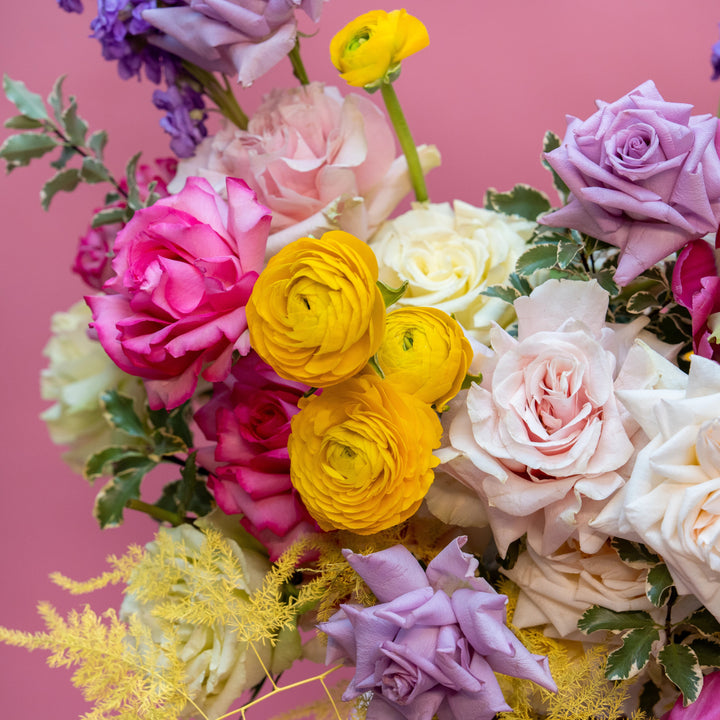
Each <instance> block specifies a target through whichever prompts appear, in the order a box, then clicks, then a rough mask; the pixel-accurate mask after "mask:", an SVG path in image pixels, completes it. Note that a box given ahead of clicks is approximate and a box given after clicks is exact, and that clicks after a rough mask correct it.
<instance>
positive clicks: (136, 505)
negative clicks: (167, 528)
mask: <svg viewBox="0 0 720 720" xmlns="http://www.w3.org/2000/svg"><path fill="white" fill-rule="evenodd" d="M125 507H127V508H129V509H130V510H138V511H139V512H144V513H145V514H146V515H149V516H150V517H152V518H155V519H156V520H160V521H162V522H169V523H170V524H171V525H173V526H175V527H177V526H178V525H182V523H183V520H182V518H181V517H180V516H179V515H178V514H177V513H174V512H170V511H169V510H163V509H162V508H159V507H157V506H155V505H150V504H149V503H146V502H143V501H142V500H137V499H135V498H130V499H129V500H128V501H127V502H126V503H125Z"/></svg>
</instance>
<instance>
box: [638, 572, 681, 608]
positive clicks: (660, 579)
mask: <svg viewBox="0 0 720 720" xmlns="http://www.w3.org/2000/svg"><path fill="white" fill-rule="evenodd" d="M673 587H675V585H674V583H673V579H672V577H671V576H670V571H669V570H668V568H667V565H666V564H665V563H658V564H657V565H655V566H654V567H651V568H650V570H648V574H647V580H646V581H645V594H646V595H647V597H648V600H649V601H650V602H651V603H652V604H653V605H655V607H662V606H663V605H664V604H665V603H666V602H667V601H668V598H669V597H670V591H671V590H672V589H673Z"/></svg>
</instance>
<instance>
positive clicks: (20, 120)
mask: <svg viewBox="0 0 720 720" xmlns="http://www.w3.org/2000/svg"><path fill="white" fill-rule="evenodd" d="M42 126H43V124H42V121H40V120H35V119H34V118H31V117H28V116H27V115H15V117H11V118H8V119H7V120H6V121H5V127H6V128H10V129H11V130H37V129H38V128H41V127H42Z"/></svg>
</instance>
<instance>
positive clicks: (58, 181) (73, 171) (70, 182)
mask: <svg viewBox="0 0 720 720" xmlns="http://www.w3.org/2000/svg"><path fill="white" fill-rule="evenodd" d="M79 184H80V171H79V170H78V169H77V168H68V169H67V170H61V171H60V172H59V173H56V174H55V175H53V176H52V177H51V178H50V179H49V180H48V181H47V182H46V183H45V184H44V185H43V186H42V190H40V204H41V205H42V208H43V210H47V209H48V208H49V207H50V203H51V202H52V199H53V198H54V197H55V195H56V194H57V193H59V192H60V191H61V190H62V191H63V192H72V191H73V190H74V189H75V188H76V187H77V186H78V185H79Z"/></svg>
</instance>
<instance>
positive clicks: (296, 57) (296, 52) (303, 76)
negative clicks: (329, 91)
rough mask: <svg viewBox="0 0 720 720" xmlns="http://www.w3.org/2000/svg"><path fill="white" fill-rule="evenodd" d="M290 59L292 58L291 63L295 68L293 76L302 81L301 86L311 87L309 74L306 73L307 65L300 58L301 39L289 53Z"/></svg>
mask: <svg viewBox="0 0 720 720" xmlns="http://www.w3.org/2000/svg"><path fill="white" fill-rule="evenodd" d="M288 57H289V58H290V62H291V63H292V66H293V75H294V76H295V77H296V78H297V79H298V80H299V81H300V84H301V85H309V84H310V80H309V79H308V75H307V72H306V71H305V65H304V64H303V61H302V58H301V57H300V38H297V40H295V45H294V47H293V49H292V50H291V51H290V52H289V53H288Z"/></svg>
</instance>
